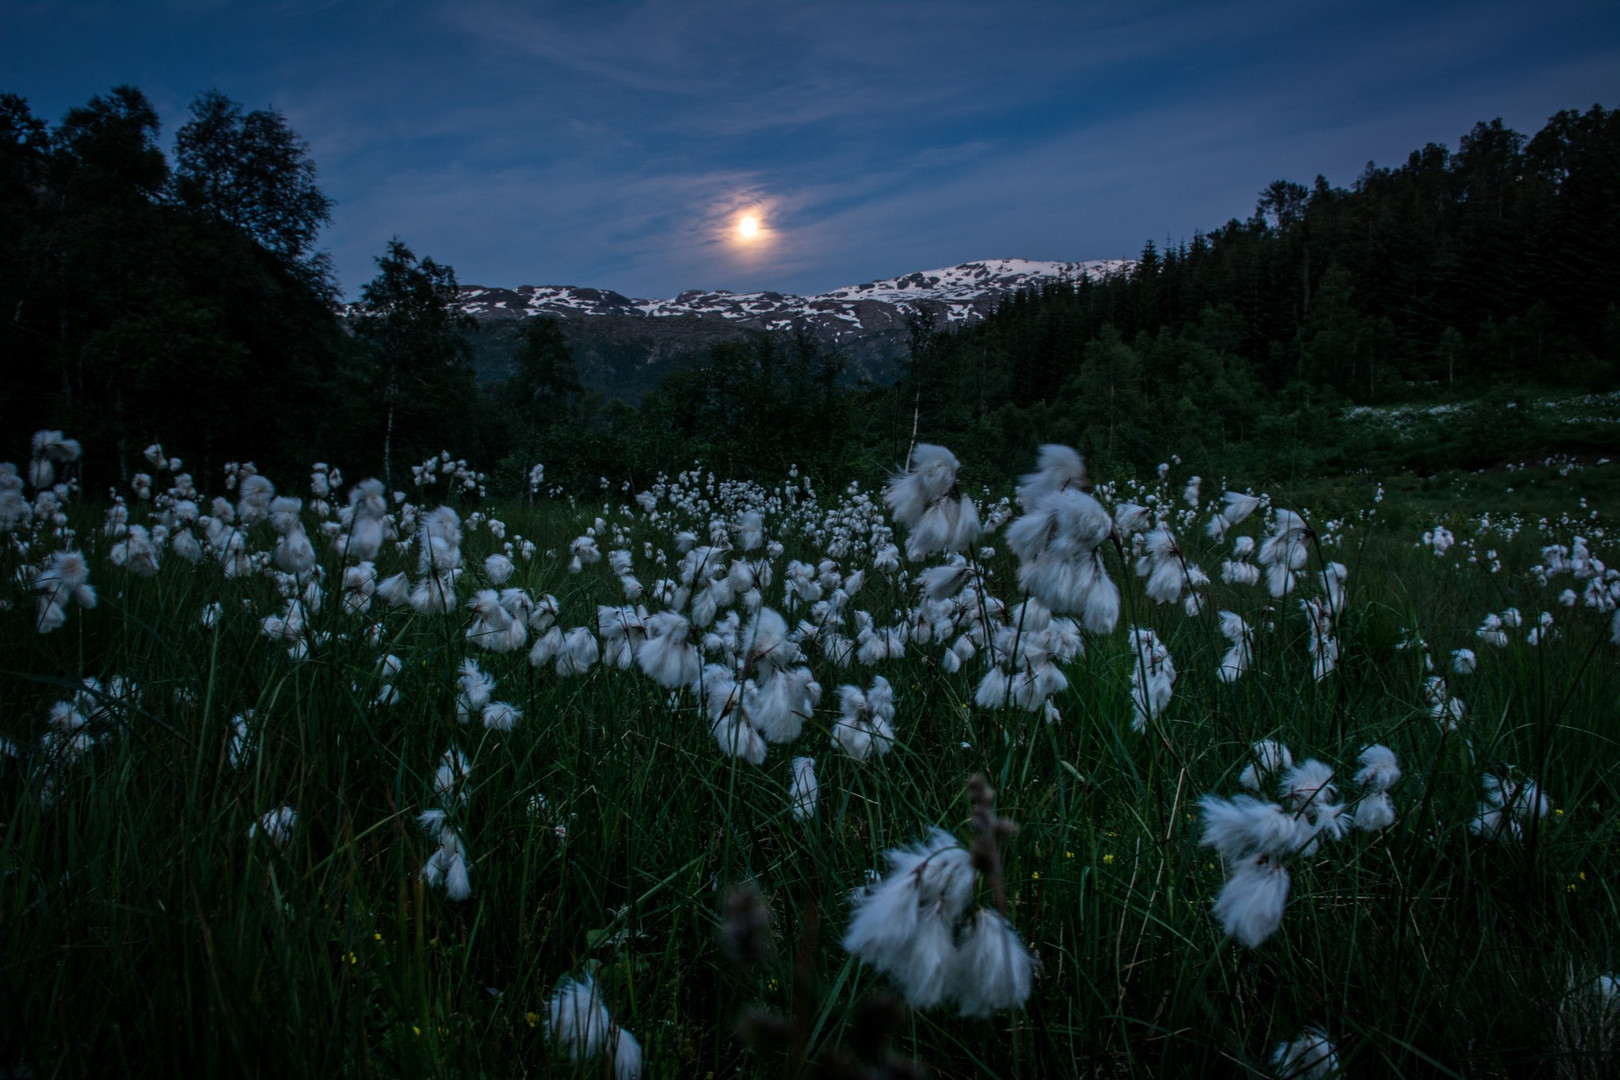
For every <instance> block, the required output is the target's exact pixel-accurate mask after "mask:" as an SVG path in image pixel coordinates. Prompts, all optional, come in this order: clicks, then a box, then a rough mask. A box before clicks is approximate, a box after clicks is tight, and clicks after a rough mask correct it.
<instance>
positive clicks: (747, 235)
mask: <svg viewBox="0 0 1620 1080" xmlns="http://www.w3.org/2000/svg"><path fill="white" fill-rule="evenodd" d="M737 235H738V236H740V237H741V238H742V239H744V240H752V239H754V238H755V237H757V236H758V235H759V218H757V217H755V216H754V215H753V214H744V215H743V216H742V218H741V220H739V221H738V222H737Z"/></svg>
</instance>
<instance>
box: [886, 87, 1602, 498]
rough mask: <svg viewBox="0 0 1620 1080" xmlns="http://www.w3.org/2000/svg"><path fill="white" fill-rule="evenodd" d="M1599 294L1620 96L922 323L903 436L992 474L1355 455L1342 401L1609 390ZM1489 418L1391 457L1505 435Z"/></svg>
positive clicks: (1475, 459)
mask: <svg viewBox="0 0 1620 1080" xmlns="http://www.w3.org/2000/svg"><path fill="white" fill-rule="evenodd" d="M1617 305H1620V111H1615V110H1606V109H1604V108H1602V107H1599V106H1594V107H1593V108H1592V109H1591V110H1589V111H1587V112H1585V113H1578V112H1574V111H1569V112H1562V113H1559V114H1558V115H1556V116H1554V117H1553V118H1552V119H1551V120H1550V121H1549V122H1548V123H1547V125H1546V126H1545V127H1544V128H1542V130H1541V131H1539V132H1537V133H1536V134H1535V136H1534V137H1532V138H1529V139H1526V138H1525V137H1524V136H1523V135H1520V134H1519V133H1517V132H1514V131H1511V130H1509V129H1507V128H1505V127H1503V126H1502V124H1501V122H1500V121H1496V122H1493V123H1489V124H1483V123H1482V124H1478V125H1476V126H1475V128H1474V129H1473V131H1471V132H1470V133H1469V134H1467V135H1466V136H1464V137H1463V139H1462V142H1461V145H1460V147H1459V148H1458V149H1457V151H1456V152H1451V151H1449V150H1447V148H1446V147H1444V146H1441V145H1436V144H1430V145H1429V146H1426V147H1424V148H1423V149H1422V150H1419V151H1415V152H1414V153H1412V154H1411V155H1410V156H1409V158H1408V159H1407V161H1406V163H1405V164H1403V165H1401V166H1398V167H1395V168H1379V167H1376V166H1374V165H1370V164H1369V165H1368V167H1367V169H1366V170H1365V171H1364V172H1363V173H1362V175H1361V176H1360V177H1359V178H1358V179H1357V180H1356V181H1355V183H1354V184H1353V185H1352V186H1351V187H1350V188H1349V189H1344V188H1337V187H1333V186H1330V185H1329V184H1328V183H1327V182H1326V180H1324V179H1323V178H1321V177H1318V178H1317V180H1316V182H1315V184H1314V185H1313V186H1311V187H1309V188H1307V187H1306V186H1304V185H1302V184H1298V183H1294V182H1291V181H1281V180H1280V181H1277V182H1276V183H1274V184H1272V185H1270V186H1269V187H1268V188H1267V189H1266V190H1264V191H1262V192H1261V193H1260V196H1259V200H1258V202H1257V205H1256V206H1255V209H1254V213H1253V214H1252V216H1250V217H1249V218H1248V219H1247V220H1236V219H1234V220H1232V221H1230V222H1228V223H1227V224H1226V225H1225V226H1224V227H1222V228H1220V229H1218V230H1216V231H1214V232H1211V233H1209V234H1199V235H1197V236H1194V237H1193V238H1192V240H1191V241H1190V242H1188V243H1184V244H1178V245H1176V246H1174V247H1170V248H1166V249H1164V250H1161V249H1159V248H1158V247H1157V246H1156V245H1154V244H1152V243H1151V242H1150V243H1149V244H1148V245H1147V246H1146V248H1145V249H1144V251H1143V252H1142V255H1141V259H1140V261H1139V263H1138V265H1137V267H1136V269H1135V271H1134V272H1133V273H1132V274H1130V275H1129V276H1125V277H1116V278H1111V279H1109V280H1106V281H1102V282H1092V281H1081V282H1077V283H1073V284H1070V283H1058V284H1054V285H1051V286H1049V287H1047V288H1045V289H1043V290H1041V291H1040V292H1038V293H1032V294H1025V295H1022V296H1020V297H1018V298H1016V299H1015V300H1013V301H1011V302H1008V303H1005V304H1003V305H1002V306H1001V307H1000V308H999V309H998V310H997V311H996V312H995V313H993V314H992V315H991V316H990V317H989V318H988V319H987V320H985V321H984V322H983V323H980V324H977V325H975V326H972V327H969V328H967V329H964V330H962V331H960V332H958V333H954V334H948V335H941V336H938V337H931V336H930V337H928V338H927V339H926V340H927V342H928V344H927V347H926V348H924V349H923V350H922V351H921V352H919V353H917V354H916V355H914V357H913V363H912V365H911V369H910V370H909V371H908V372H907V373H906V379H905V386H904V392H905V393H908V394H909V395H910V396H911V397H912V399H913V401H914V402H915V406H916V408H917V409H918V410H919V412H920V415H921V427H922V429H923V430H925V431H929V432H934V433H937V434H939V436H940V437H942V438H943V437H947V436H948V437H950V438H953V439H956V440H957V443H959V444H960V445H962V446H963V447H965V448H968V450H969V451H970V452H971V453H972V454H973V455H975V456H982V457H985V458H990V459H995V460H996V461H997V462H998V463H999V462H1003V461H1004V462H1005V463H1007V465H1008V467H1012V468H1016V467H1018V466H1017V465H1016V463H1017V462H1021V461H1024V460H1027V458H1028V451H1029V449H1030V448H1031V447H1032V446H1033V445H1035V443H1037V442H1038V441H1039V440H1040V439H1044V438H1060V437H1061V438H1064V439H1066V440H1070V441H1074V442H1077V443H1083V444H1084V445H1085V446H1086V447H1087V448H1088V449H1089V450H1090V451H1091V452H1092V453H1094V454H1096V455H1098V456H1100V457H1103V458H1113V459H1115V460H1116V461H1119V462H1121V463H1133V464H1137V465H1144V464H1151V463H1152V461H1153V460H1155V459H1156V457H1157V456H1161V455H1163V454H1164V453H1165V452H1166V450H1165V449H1164V448H1166V447H1174V448H1177V449H1178V450H1179V451H1180V452H1181V453H1183V454H1200V455H1203V456H1206V457H1212V456H1219V455H1220V454H1222V453H1223V452H1224V453H1231V452H1234V451H1235V452H1239V453H1247V454H1248V455H1249V456H1251V457H1252V458H1254V459H1255V460H1254V461H1253V462H1251V463H1249V464H1254V465H1257V466H1261V467H1263V466H1264V464H1265V462H1266V461H1267V460H1268V459H1276V458H1278V457H1280V456H1290V455H1292V456H1298V455H1300V454H1302V453H1303V454H1304V455H1305V456H1306V457H1307V458H1308V459H1309V460H1310V461H1311V462H1314V463H1316V464H1317V465H1319V466H1325V467H1333V466H1337V465H1347V464H1352V463H1353V462H1352V459H1353V457H1354V456H1355V455H1356V454H1357V453H1366V452H1367V450H1368V447H1366V446H1365V445H1358V443H1357V439H1358V436H1357V433H1356V432H1355V431H1352V430H1348V429H1347V428H1346V427H1345V425H1343V424H1342V423H1341V422H1340V419H1341V417H1342V415H1343V412H1344V407H1345V406H1347V405H1374V406H1378V405H1389V404H1393V403H1410V402H1443V401H1450V400H1477V399H1480V398H1485V399H1487V400H1489V401H1504V400H1505V401H1511V400H1512V399H1514V398H1516V397H1526V396H1529V395H1533V394H1537V393H1544V392H1546V391H1548V390H1556V389H1559V388H1581V389H1610V388H1613V387H1615V386H1616V375H1617V367H1616V360H1617V358H1620V306H1617ZM891 396H893V394H892V392H885V393H880V394H876V395H873V397H874V398H875V399H886V398H888V397H891ZM877 404H878V400H873V401H872V402H871V405H872V406H876V405H877ZM869 426H873V425H869ZM875 426H881V425H880V424H879V425H875ZM1480 434H1481V435H1482V436H1483V435H1484V434H1485V432H1484V431H1482V432H1481V433H1480ZM1494 434H1495V436H1496V441H1495V443H1494V445H1491V444H1481V445H1477V446H1471V447H1470V446H1455V447H1451V448H1435V447H1427V448H1421V451H1422V452H1421V453H1420V454H1418V455H1416V456H1415V457H1414V458H1413V460H1411V461H1410V462H1405V463H1408V464H1412V465H1416V466H1417V467H1433V466H1439V465H1447V464H1452V465H1461V464H1469V465H1478V464H1487V463H1489V459H1490V458H1491V456H1492V455H1493V454H1497V455H1500V454H1504V453H1511V452H1513V451H1514V450H1515V449H1524V446H1523V440H1520V441H1519V442H1518V443H1517V444H1516V443H1515V441H1514V439H1513V438H1512V435H1513V434H1514V433H1512V432H1501V431H1497V432H1495V433H1494ZM953 445H956V443H953ZM1442 451H1444V452H1442ZM1362 463H1366V462H1362Z"/></svg>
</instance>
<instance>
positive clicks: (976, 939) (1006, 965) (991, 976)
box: [947, 908, 1035, 1017]
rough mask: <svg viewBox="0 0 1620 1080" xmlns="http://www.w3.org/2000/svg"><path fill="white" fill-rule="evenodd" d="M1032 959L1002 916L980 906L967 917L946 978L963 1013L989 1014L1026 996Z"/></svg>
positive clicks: (1017, 1003)
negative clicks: (966, 923) (965, 926)
mask: <svg viewBox="0 0 1620 1080" xmlns="http://www.w3.org/2000/svg"><path fill="white" fill-rule="evenodd" d="M1034 977H1035V960H1034V958H1033V957H1032V956H1030V954H1029V950H1028V949H1026V948H1025V947H1024V943H1023V941H1022V940H1020V939H1019V937H1018V931H1017V930H1014V929H1013V927H1012V924H1011V923H1010V922H1008V921H1007V918H1006V916H1004V915H1002V914H1001V913H1000V912H997V911H992V910H991V909H989V908H980V909H979V910H978V911H977V912H975V913H974V914H973V915H971V916H970V917H969V918H968V925H967V929H966V931H965V932H964V933H963V934H962V937H961V940H960V942H959V943H958V945H957V949H956V954H955V956H954V957H953V958H952V961H951V967H950V971H949V973H948V975H947V979H948V981H949V983H950V985H951V987H952V991H953V993H952V996H953V997H954V998H955V999H956V1003H957V1007H958V1008H959V1009H960V1010H961V1013H962V1015H963V1016H979V1017H983V1016H989V1015H990V1014H991V1013H994V1012H999V1011H1000V1010H1002V1009H1012V1008H1017V1007H1018V1006H1020V1005H1022V1004H1023V1003H1024V1002H1025V1001H1026V1000H1028V999H1029V993H1030V989H1031V983H1032V981H1033V980H1034Z"/></svg>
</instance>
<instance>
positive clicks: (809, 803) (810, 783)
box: [788, 757, 820, 821]
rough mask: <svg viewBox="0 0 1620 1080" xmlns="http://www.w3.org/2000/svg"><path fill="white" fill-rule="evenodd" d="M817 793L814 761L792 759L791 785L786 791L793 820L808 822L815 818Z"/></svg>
mask: <svg viewBox="0 0 1620 1080" xmlns="http://www.w3.org/2000/svg"><path fill="white" fill-rule="evenodd" d="M819 791H820V785H819V784H818V783H817V782H816V759H815V758H811V757H796V758H794V759H793V785H792V787H791V788H789V789H788V801H789V803H790V804H791V805H792V807H793V817H794V818H795V820H798V821H809V820H810V819H811V818H813V817H815V816H816V803H817V801H818V798H819Z"/></svg>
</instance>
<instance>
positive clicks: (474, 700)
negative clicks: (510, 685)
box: [456, 657, 495, 724]
mask: <svg viewBox="0 0 1620 1080" xmlns="http://www.w3.org/2000/svg"><path fill="white" fill-rule="evenodd" d="M494 693H495V677H494V676H493V675H488V674H486V673H485V672H484V671H483V669H481V668H480V667H479V666H478V661H476V660H474V659H472V658H471V657H468V658H467V659H465V660H463V661H462V662H461V671H460V674H459V675H458V676H457V677H456V719H457V720H458V721H460V722H461V723H463V724H465V723H467V722H468V721H470V720H471V719H472V718H473V717H474V716H476V715H478V714H480V713H482V712H483V709H484V706H486V705H488V704H489V702H490V696H491V695H492V694H494Z"/></svg>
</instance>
